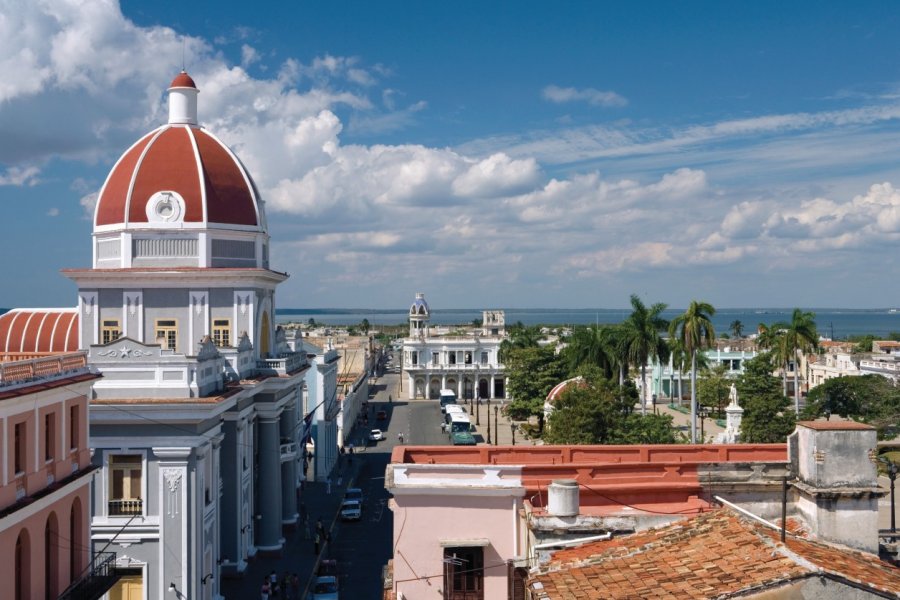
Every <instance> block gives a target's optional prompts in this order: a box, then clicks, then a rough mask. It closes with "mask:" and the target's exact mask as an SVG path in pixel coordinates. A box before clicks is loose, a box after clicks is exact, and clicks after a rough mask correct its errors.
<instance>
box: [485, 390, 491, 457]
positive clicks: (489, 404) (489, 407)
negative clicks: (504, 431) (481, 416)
mask: <svg viewBox="0 0 900 600" xmlns="http://www.w3.org/2000/svg"><path fill="white" fill-rule="evenodd" d="M485 402H486V403H487V420H488V439H487V443H488V446H490V445H491V399H490V398H488V399H487V400H486V401H485Z"/></svg>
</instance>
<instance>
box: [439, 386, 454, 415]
mask: <svg viewBox="0 0 900 600" xmlns="http://www.w3.org/2000/svg"><path fill="white" fill-rule="evenodd" d="M440 398H441V412H446V410H445V409H446V408H447V405H448V404H456V393H454V391H453V390H448V389H443V390H441V396H440Z"/></svg>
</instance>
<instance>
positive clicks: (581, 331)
mask: <svg viewBox="0 0 900 600" xmlns="http://www.w3.org/2000/svg"><path fill="white" fill-rule="evenodd" d="M610 330H611V328H610V327H608V326H599V325H589V326H587V327H576V328H575V330H574V331H573V332H572V335H571V337H570V338H569V340H568V344H567V346H566V348H565V349H564V350H563V354H564V356H565V359H566V362H567V363H568V366H569V371H570V372H573V373H574V372H575V371H577V370H578V369H579V368H580V367H582V366H584V365H595V366H597V367H598V368H599V369H600V370H602V371H603V374H604V376H605V377H606V378H607V379H612V378H613V376H614V373H615V370H616V367H617V366H618V358H617V356H616V347H615V340H614V339H613V336H612V335H610Z"/></svg>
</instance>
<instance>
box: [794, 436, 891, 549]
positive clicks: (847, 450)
mask: <svg viewBox="0 0 900 600" xmlns="http://www.w3.org/2000/svg"><path fill="white" fill-rule="evenodd" d="M876 443H877V434H876V431H875V428H874V427H872V426H870V425H864V424H862V423H856V422H854V421H801V422H799V423H797V429H796V430H795V431H794V433H792V434H791V435H790V437H788V454H789V456H790V457H791V463H792V467H793V469H794V473H795V475H796V477H797V480H796V481H795V482H794V487H795V488H796V489H797V491H798V498H797V505H796V506H797V511H798V512H799V513H800V515H801V516H802V517H803V520H804V521H806V523H807V524H808V525H809V526H810V528H811V529H812V533H813V534H814V535H815V536H816V537H817V538H819V539H821V540H824V541H829V542H837V543H839V544H844V545H846V546H851V547H853V548H858V549H859V550H863V551H865V552H871V553H873V554H878V499H879V498H880V497H882V496H884V495H885V493H886V492H885V491H884V490H882V489H881V488H879V487H878V472H877V469H876V468H875V456H876Z"/></svg>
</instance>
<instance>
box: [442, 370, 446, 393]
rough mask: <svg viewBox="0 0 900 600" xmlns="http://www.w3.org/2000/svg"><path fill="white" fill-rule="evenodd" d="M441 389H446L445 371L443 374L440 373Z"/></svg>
mask: <svg viewBox="0 0 900 600" xmlns="http://www.w3.org/2000/svg"><path fill="white" fill-rule="evenodd" d="M441 389H442V390H446V389H447V374H446V373H444V374H443V375H441Z"/></svg>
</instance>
